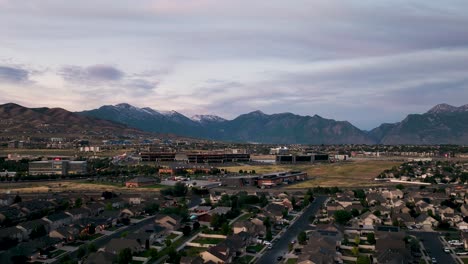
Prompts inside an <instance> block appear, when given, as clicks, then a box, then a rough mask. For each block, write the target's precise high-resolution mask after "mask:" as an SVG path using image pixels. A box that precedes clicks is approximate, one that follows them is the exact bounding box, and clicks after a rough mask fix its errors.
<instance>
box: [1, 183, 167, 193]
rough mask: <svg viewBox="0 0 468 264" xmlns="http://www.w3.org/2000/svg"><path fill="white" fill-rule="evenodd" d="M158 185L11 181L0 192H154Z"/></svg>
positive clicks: (3, 184) (2, 186)
mask: <svg viewBox="0 0 468 264" xmlns="http://www.w3.org/2000/svg"><path fill="white" fill-rule="evenodd" d="M158 189H159V186H154V187H146V188H131V189H130V188H126V187H125V186H119V185H117V184H115V185H113V184H97V183H86V182H80V181H54V182H32V183H31V182H20V183H17V182H12V183H6V182H5V183H1V184H0V192H1V193H4V192H6V191H10V193H46V192H103V191H116V192H124V191H132V192H154V191H158Z"/></svg>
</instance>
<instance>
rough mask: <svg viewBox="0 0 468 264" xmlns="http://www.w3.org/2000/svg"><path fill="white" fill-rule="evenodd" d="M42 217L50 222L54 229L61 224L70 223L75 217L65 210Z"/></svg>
mask: <svg viewBox="0 0 468 264" xmlns="http://www.w3.org/2000/svg"><path fill="white" fill-rule="evenodd" d="M42 219H43V220H45V221H47V222H49V224H50V227H51V229H52V230H54V229H57V228H59V227H61V226H65V225H69V224H71V222H72V220H73V218H72V217H71V216H70V215H68V214H66V213H63V212H60V213H55V214H52V215H48V216H45V217H43V218H42Z"/></svg>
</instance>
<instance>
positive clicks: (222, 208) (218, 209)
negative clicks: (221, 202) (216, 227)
mask: <svg viewBox="0 0 468 264" xmlns="http://www.w3.org/2000/svg"><path fill="white" fill-rule="evenodd" d="M229 211H231V207H225V206H218V207H216V208H213V209H212V210H211V211H210V214H212V215H213V214H218V215H223V214H227V213H228V212H229Z"/></svg>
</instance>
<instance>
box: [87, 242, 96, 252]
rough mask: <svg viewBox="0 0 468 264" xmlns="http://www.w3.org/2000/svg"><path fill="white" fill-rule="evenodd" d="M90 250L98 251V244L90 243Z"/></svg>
mask: <svg viewBox="0 0 468 264" xmlns="http://www.w3.org/2000/svg"><path fill="white" fill-rule="evenodd" d="M88 251H89V252H96V251H97V247H96V244H94V243H90V244H89V245H88Z"/></svg>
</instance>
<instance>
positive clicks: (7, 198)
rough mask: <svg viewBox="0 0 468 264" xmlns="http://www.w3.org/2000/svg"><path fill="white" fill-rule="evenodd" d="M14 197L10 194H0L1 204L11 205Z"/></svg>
mask: <svg viewBox="0 0 468 264" xmlns="http://www.w3.org/2000/svg"><path fill="white" fill-rule="evenodd" d="M13 200H14V197H13V196H12V195H8V194H0V206H9V205H11V204H13Z"/></svg>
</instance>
